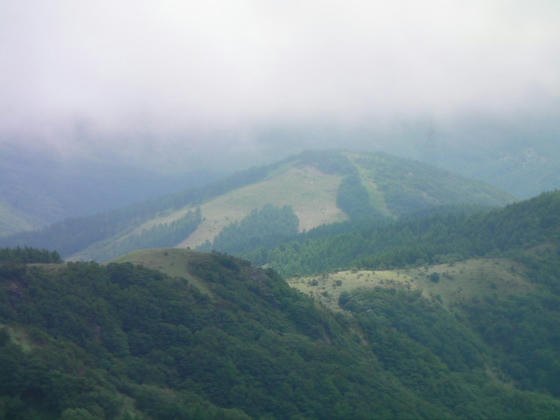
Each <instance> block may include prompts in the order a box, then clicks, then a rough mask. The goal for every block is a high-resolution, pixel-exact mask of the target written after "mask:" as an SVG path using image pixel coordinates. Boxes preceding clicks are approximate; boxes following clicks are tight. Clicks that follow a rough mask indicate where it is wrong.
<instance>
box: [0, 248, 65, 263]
mask: <svg viewBox="0 0 560 420" xmlns="http://www.w3.org/2000/svg"><path fill="white" fill-rule="evenodd" d="M60 262H62V260H61V259H60V255H59V254H58V252H56V251H49V250H47V249H40V250H39V249H34V248H29V247H24V248H19V247H17V248H13V249H12V248H0V264H1V263H16V264H28V263H60Z"/></svg>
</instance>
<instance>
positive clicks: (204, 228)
mask: <svg viewBox="0 0 560 420" xmlns="http://www.w3.org/2000/svg"><path fill="white" fill-rule="evenodd" d="M511 200H512V197H511V196H509V195H507V194H504V193H502V192H500V191H497V190H495V189H493V188H491V187H488V186H486V185H484V184H482V183H480V182H475V181H471V180H467V179H464V178H461V177H458V176H454V175H452V174H450V173H448V172H445V171H441V170H438V169H435V168H432V167H429V166H427V165H423V164H420V163H418V162H413V161H409V160H405V159H398V158H395V157H391V156H389V155H385V154H380V153H374V154H366V153H360V154H357V153H348V152H336V151H323V152H305V153H302V154H300V155H297V156H294V157H291V158H288V159H285V160H283V161H281V162H278V163H276V164H273V165H269V166H264V167H260V168H253V169H250V170H247V171H244V172H240V173H238V174H235V175H233V176H231V177H229V178H228V179H225V180H223V181H221V182H217V183H214V184H212V185H210V186H206V187H204V188H198V189H191V190H187V191H183V192H181V193H177V194H173V195H168V196H165V197H160V198H157V199H153V200H150V201H146V202H143V203H140V204H137V205H132V206H128V207H126V208H123V209H120V210H116V211H112V212H107V213H103V214H98V215H95V216H90V217H86V218H79V219H69V220H65V221H63V222H59V223H56V224H54V225H51V226H48V227H45V228H44V229H42V230H39V231H35V232H24V233H20V234H17V235H12V236H7V237H4V238H1V239H0V246H17V245H20V246H24V245H26V246H33V247H36V248H51V249H57V250H58V251H59V252H60V253H61V255H62V256H63V257H65V258H68V257H79V258H85V259H90V258H92V259H96V260H99V261H104V260H106V259H109V258H112V257H113V256H115V255H116V253H118V252H126V251H128V250H130V249H133V248H135V247H138V248H139V247H144V246H152V245H150V244H151V243H155V242H158V241H155V240H151V239H149V238H139V237H134V236H135V235H136V236H138V234H139V233H140V234H141V232H142V230H143V229H146V230H148V229H151V228H152V227H153V226H154V225H162V226H163V225H167V226H170V227H171V226H172V223H174V222H176V221H178V220H179V219H181V218H182V217H184V216H185V214H186V213H187V212H189V211H194V210H195V209H196V208H200V211H201V218H202V220H201V223H200V225H199V226H198V227H197V229H196V230H195V231H194V232H192V233H186V234H185V232H188V231H189V230H188V229H186V230H183V231H181V228H180V227H179V226H177V225H173V227H172V229H175V230H176V232H175V233H176V235H175V234H174V233H171V232H166V233H165V235H169V236H177V237H178V236H180V235H179V233H181V235H183V234H184V237H183V238H181V240H179V241H176V242H175V244H178V243H181V246H185V247H186V246H189V247H192V248H194V247H197V246H200V245H202V244H203V243H205V242H206V241H209V242H213V241H214V239H215V238H216V237H217V236H218V235H219V234H220V232H221V231H222V230H223V229H224V228H226V227H227V226H229V225H231V224H233V223H239V222H240V221H241V220H242V219H244V218H245V217H247V216H248V215H249V214H250V213H251V211H253V210H255V209H261V208H262V207H264V206H265V205H267V204H271V205H274V206H277V207H283V206H291V207H292V208H293V210H294V212H295V213H296V215H297V217H298V219H299V231H300V232H303V231H309V230H310V229H313V228H316V227H318V226H320V225H323V224H332V223H337V222H342V221H345V220H348V219H350V220H351V221H352V222H356V221H360V220H378V219H379V218H381V217H388V218H392V219H396V218H401V217H404V216H406V215H407V214H409V213H411V212H417V211H420V210H426V209H429V208H431V207H433V206H441V205H458V204H461V205H463V204H467V203H468V204H469V205H482V206H498V205H503V204H505V203H507V202H508V201H511ZM131 233H134V235H131ZM146 235H147V236H157V235H160V233H156V232H147V233H146ZM175 239H176V238H174V240H175ZM113 243H120V244H122V245H117V246H115V247H114V248H112V246H113V245H112V244H113ZM162 243H163V244H165V245H166V246H167V244H170V243H171V242H170V241H162ZM158 246H159V245H158ZM86 250H87V251H86Z"/></svg>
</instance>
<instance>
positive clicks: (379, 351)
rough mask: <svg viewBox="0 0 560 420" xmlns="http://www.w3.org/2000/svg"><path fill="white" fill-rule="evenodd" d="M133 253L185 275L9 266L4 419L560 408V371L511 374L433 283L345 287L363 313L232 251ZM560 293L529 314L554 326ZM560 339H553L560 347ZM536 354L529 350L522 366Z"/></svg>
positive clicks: (445, 413)
mask: <svg viewBox="0 0 560 420" xmlns="http://www.w3.org/2000/svg"><path fill="white" fill-rule="evenodd" d="M127 259H130V260H132V261H135V262H142V261H145V262H146V264H147V265H153V264H156V265H159V266H161V269H162V270H165V271H168V272H175V273H181V272H183V273H182V274H184V275H183V276H181V277H170V276H168V275H166V274H164V273H163V272H161V271H153V270H151V269H148V268H143V267H141V266H138V265H136V266H134V265H132V264H131V263H126V262H123V263H110V264H108V265H106V266H100V265H98V264H95V263H69V264H67V265H59V266H58V268H57V269H56V270H49V269H47V267H46V266H37V265H35V266H33V265H27V266H26V265H11V266H6V267H4V268H5V269H4V270H3V271H2V273H1V274H0V347H1V351H0V375H1V377H2V378H3V380H2V383H1V385H0V413H1V414H2V416H3V417H5V418H10V419H11V418H13V419H23V418H41V419H49V420H50V419H58V418H62V419H73V418H92V419H163V420H165V419H175V418H212V419H215V418H220V419H221V418H224V419H228V418H231V419H245V418H325V419H326V418H329V419H330V418H340V419H343V418H364V419H366V418H371V417H372V415H374V416H375V417H376V418H403V417H405V418H408V417H410V418H427V419H432V418H520V417H522V418H535V419H537V418H554V417H555V416H557V413H558V412H559V410H560V401H558V400H557V399H555V398H553V397H551V396H550V395H547V394H546V391H548V392H553V391H554V390H555V388H554V387H553V385H551V382H550V381H551V378H552V377H553V375H554V374H555V371H553V370H551V371H550V374H549V375H548V376H547V377H545V378H544V379H543V376H542V373H540V374H537V375H536V379H535V380H534V381H533V380H532V379H531V381H529V382H526V383H524V384H523V385H519V386H518V385H517V382H513V383H509V384H506V383H505V382H504V381H506V380H509V378H514V380H515V381H516V379H515V377H514V375H513V374H509V373H507V372H502V370H501V365H500V364H499V363H498V362H500V360H501V359H499V358H498V353H497V350H496V353H494V348H495V347H494V346H491V345H490V344H489V343H490V341H491V338H487V337H492V334H493V332H492V331H490V332H484V333H481V334H479V333H478V329H476V330H473V329H471V328H470V327H469V325H470V324H469V322H471V321H470V320H468V319H466V318H463V319H459V318H457V316H455V315H453V314H452V313H450V312H448V311H447V310H446V309H445V308H444V307H443V306H441V305H440V304H438V303H437V302H430V301H428V300H426V299H424V298H422V296H421V295H420V293H419V292H405V291H402V292H396V291H394V290H387V289H385V290H381V289H370V290H369V291H361V290H358V291H355V292H352V293H348V292H345V293H343V294H341V296H340V302H341V306H342V307H343V308H344V309H345V310H346V311H347V313H349V314H352V317H349V316H345V315H341V314H339V315H336V316H335V315H333V314H332V313H330V312H329V311H327V310H326V309H322V308H320V307H317V306H316V305H315V304H314V303H313V301H312V300H311V299H309V298H306V297H305V296H303V295H302V294H300V293H299V292H297V291H295V290H294V289H292V288H290V287H289V286H288V285H287V284H286V283H285V282H284V281H283V280H282V279H281V278H280V277H279V276H278V275H276V274H275V273H274V272H273V271H272V270H264V271H263V270H259V269H255V268H253V267H251V266H250V265H249V264H248V263H247V262H244V261H241V260H237V259H235V258H233V257H230V256H227V255H223V254H218V253H212V254H206V253H200V252H194V251H186V250H178V249H169V250H166V249H162V250H155V251H149V250H143V251H137V252H135V253H134V254H132V255H131V256H130V257H123V258H121V259H120V261H126V260H127ZM179 262H180V263H181V267H180V268H179V267H178V266H179ZM183 270H184V271H183ZM193 279H196V281H197V283H198V284H201V285H204V287H205V288H206V289H207V291H208V292H209V293H201V292H200V291H199V289H198V287H196V286H195V284H197V283H195V282H194V281H193ZM426 281H428V282H430V280H429V279H426ZM442 281H443V280H442ZM555 303H556V302H552V301H551V302H550V304H551V306H550V307H549V308H548V312H545V313H543V314H541V315H538V316H537V317H536V318H531V315H530V313H529V312H527V315H526V317H525V321H526V322H528V323H529V324H528V325H530V323H531V322H533V321H535V320H537V321H539V322H543V321H544V322H545V323H544V324H543V328H545V327H546V326H549V325H550V324H549V323H550V322H551V321H552V320H554V319H555V318H551V317H555V316H557V313H558V309H557V307H556V306H554V305H555ZM494 316H495V317H498V316H503V314H501V313H500V314H495V315H494ZM472 322H473V323H474V322H475V321H472ZM497 330H498V331H501V330H499V329H497ZM552 331H555V330H554V328H553V329H552ZM556 331H557V329H556ZM528 332H529V331H528V330H527V333H528ZM555 337H556V336H555V335H554V332H551V333H549V334H548V335H545V336H544V338H545V340H548V341H546V343H548V344H549V345H550V346H553V345H554V343H555V341H554V340H555V339H556V338H555ZM496 339H499V338H496ZM506 350H510V347H506V348H504V351H506ZM524 350H525V348H522V349H520V350H519V351H520V352H521V351H524ZM557 351H558V350H557V349H556V350H555V349H554V348H553V347H552V348H547V349H546V351H545V352H544V353H543V357H541V359H539V361H538V363H539V364H540V365H541V366H546V363H547V361H550V359H551V358H554V357H556V353H555V352H557ZM551 352H552V353H551ZM547 357H548V358H547ZM556 360H557V359H556ZM527 363H531V362H527ZM527 363H526V361H524V359H520V358H518V357H517V355H515V354H513V355H512V356H511V363H510V364H509V365H507V366H506V368H508V369H509V366H510V365H511V366H512V367H511V368H512V369H514V368H515V367H517V368H518V369H519V366H518V365H520V366H522V367H525V368H529V367H530V365H529V364H527ZM508 372H509V371H508ZM500 375H501V376H500ZM541 385H542V386H541ZM520 388H523V389H520ZM545 390H546V391H545ZM534 391H542V393H537V392H534Z"/></svg>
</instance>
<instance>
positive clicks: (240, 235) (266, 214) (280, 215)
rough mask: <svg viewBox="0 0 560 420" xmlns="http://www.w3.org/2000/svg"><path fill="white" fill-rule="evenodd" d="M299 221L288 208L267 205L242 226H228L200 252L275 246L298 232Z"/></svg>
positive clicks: (244, 250) (238, 251)
mask: <svg viewBox="0 0 560 420" xmlns="http://www.w3.org/2000/svg"><path fill="white" fill-rule="evenodd" d="M298 226H299V220H298V217H297V216H296V214H295V213H294V211H293V209H292V208H291V207H289V206H284V207H282V208H279V207H274V206H272V205H270V204H267V205H266V206H264V207H263V208H262V209H260V210H256V209H255V210H253V211H252V212H251V213H250V214H249V215H248V216H247V217H246V218H244V219H243V220H241V221H240V222H239V223H233V224H231V225H229V226H227V227H225V228H224V229H223V230H222V231H221V232H220V233H219V234H218V236H217V237H216V238H215V239H214V242H213V243H212V244H210V243H209V242H207V243H205V244H204V245H203V246H201V247H200V248H199V249H201V250H205V251H210V250H211V249H214V250H216V251H221V252H228V253H232V254H235V253H242V252H246V251H249V250H252V249H255V248H260V247H267V248H270V247H273V246H275V245H277V244H279V243H281V242H283V241H285V240H286V239H289V238H293V237H295V236H296V235H297V233H298Z"/></svg>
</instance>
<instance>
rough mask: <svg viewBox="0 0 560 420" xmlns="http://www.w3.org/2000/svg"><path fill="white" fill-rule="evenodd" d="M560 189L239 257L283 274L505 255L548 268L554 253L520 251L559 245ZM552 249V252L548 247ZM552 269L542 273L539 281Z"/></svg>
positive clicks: (551, 279) (303, 239) (303, 238)
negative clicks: (503, 203)
mask: <svg viewBox="0 0 560 420" xmlns="http://www.w3.org/2000/svg"><path fill="white" fill-rule="evenodd" d="M558 226H560V192H552V193H544V194H541V195H540V196H539V197H536V198H534V199H532V200H528V201H524V202H520V203H516V204H511V205H509V206H507V207H506V208H504V209H499V210H493V211H486V212H480V213H477V214H474V215H469V214H468V213H462V212H454V211H445V212H443V213H441V214H438V213H436V214H432V215H430V216H428V217H419V218H411V219H405V220H402V221H397V222H393V223H377V224H374V225H373V226H369V227H367V228H362V229H357V230H353V231H348V232H344V231H343V232H342V233H336V234H328V233H327V234H325V235H319V236H318V237H310V236H301V237H299V238H297V239H295V240H293V241H291V242H288V243H284V244H281V245H280V246H278V247H276V248H273V249H259V250H256V251H252V252H250V253H247V254H245V255H244V256H245V257H246V258H248V259H249V260H251V261H252V262H253V263H255V264H261V265H262V264H269V265H270V266H272V267H273V268H274V269H276V270H278V271H279V272H280V273H281V274H283V275H286V276H294V275H310V274H314V273H320V272H328V271H336V270H342V269H349V268H368V269H387V268H398V267H405V266H418V265H423V264H438V263H447V262H452V261H459V260H462V259H466V258H472V257H477V256H498V255H505V256H508V255H509V256H511V255H513V254H515V257H516V258H517V259H519V260H520V261H523V262H524V263H525V264H527V265H530V266H535V268H536V267H541V268H540V269H543V270H547V269H551V267H557V266H558V263H557V262H555V260H554V258H550V257H548V258H547V261H548V263H547V264H539V258H541V257H539V256H536V255H534V254H531V253H529V254H528V253H527V252H522V251H523V250H524V249H527V248H530V247H532V246H536V245H539V244H541V243H551V244H555V245H556V246H560V230H559V229H558ZM549 252H554V251H549ZM551 275H552V274H550V273H549V274H548V275H547V274H546V273H542V275H541V276H540V277H539V281H540V282H544V281H546V279H547V278H548V279H549V282H550V283H551V284H552V283H554V277H551Z"/></svg>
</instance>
